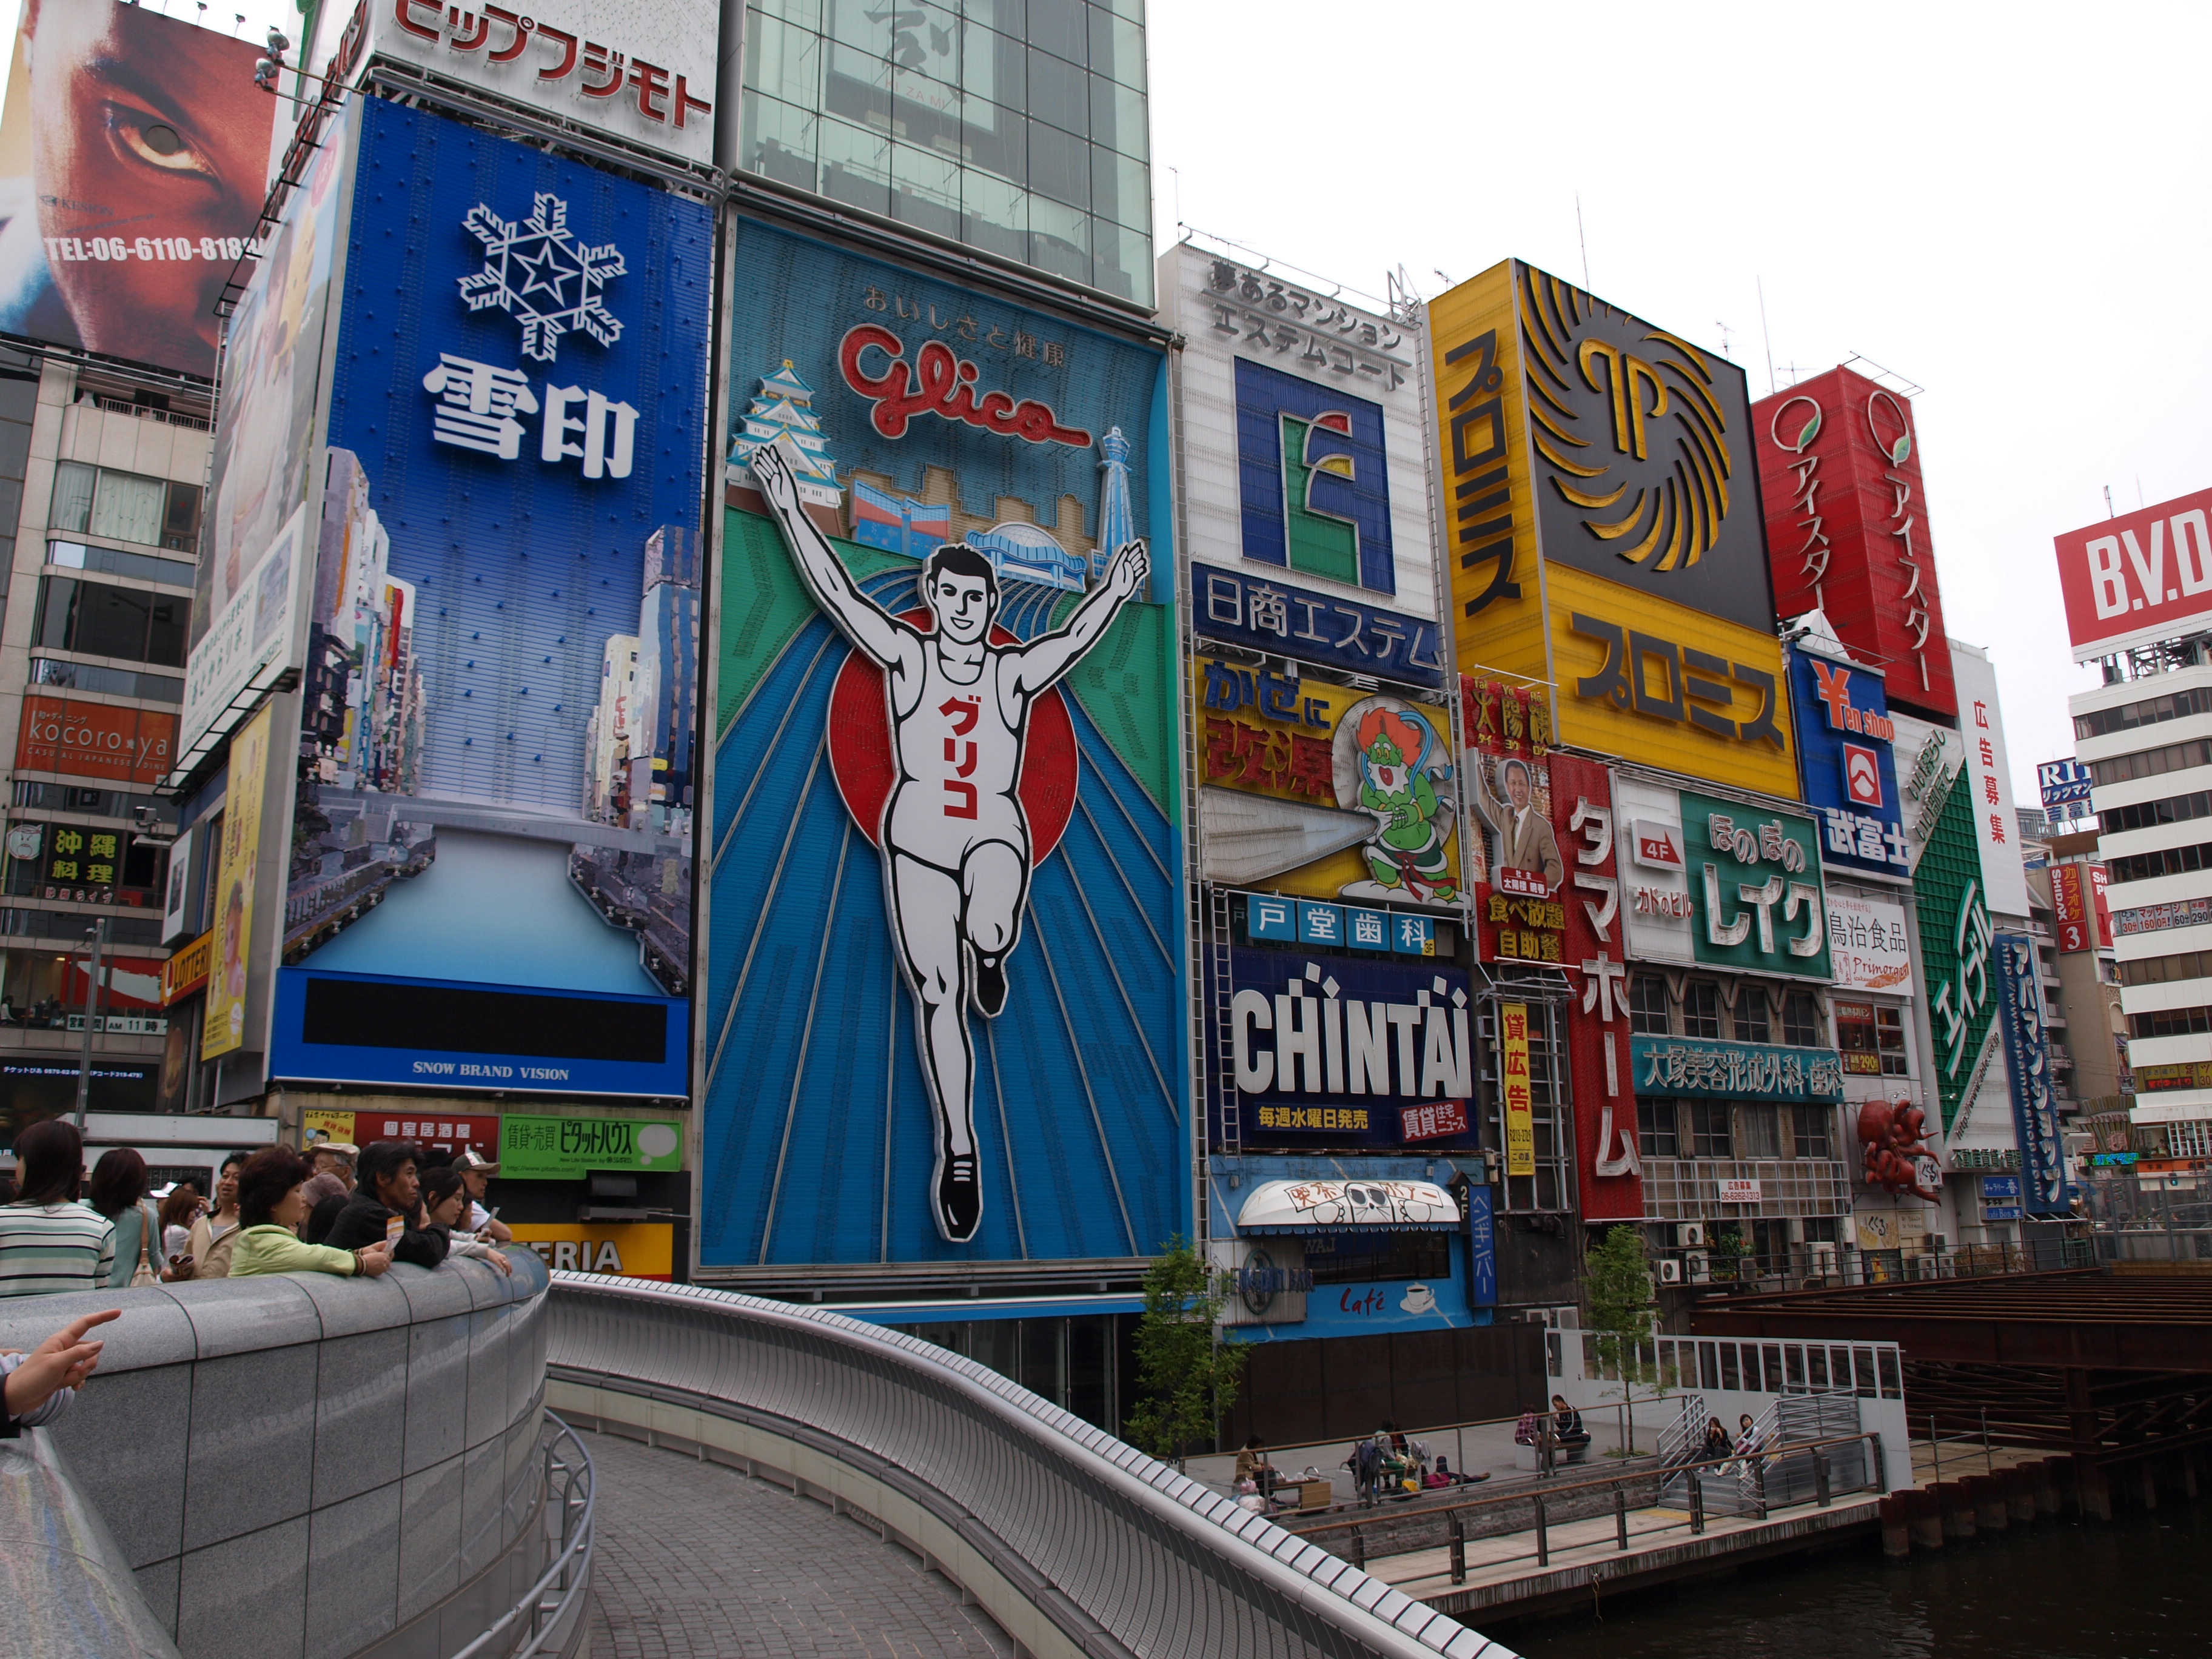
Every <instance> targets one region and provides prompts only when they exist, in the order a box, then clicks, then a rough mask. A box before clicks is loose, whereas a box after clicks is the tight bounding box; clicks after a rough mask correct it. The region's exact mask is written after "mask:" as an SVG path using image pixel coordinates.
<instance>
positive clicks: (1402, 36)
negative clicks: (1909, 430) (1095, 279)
mask: <svg viewBox="0 0 2212 1659" xmlns="http://www.w3.org/2000/svg"><path fill="white" fill-rule="evenodd" d="M1150 26H1151V37H1152V38H1151V42H1150V45H1151V53H1152V151H1153V160H1154V167H1155V172H1154V175H1153V184H1152V189H1153V197H1154V204H1155V209H1156V214H1157V217H1158V234H1159V235H1160V238H1161V240H1162V245H1163V246H1164V245H1166V243H1168V242H1170V241H1172V240H1174V239H1175V238H1176V236H1177V235H1178V234H1180V233H1178V232H1177V230H1176V221H1177V217H1178V204H1179V205H1180V216H1181V219H1182V222H1184V223H1187V224H1189V225H1192V226H1194V227H1196V228H1200V229H1201V230H1205V231H1208V232H1212V233H1214V234H1218V235H1223V236H1227V237H1231V238H1233V239H1234V240H1237V241H1239V242H1243V243H1244V244H1246V245H1248V246H1251V247H1253V248H1255V249H1259V250H1261V251H1263V252H1267V253H1268V254H1270V255H1273V257H1275V258H1279V259H1283V260H1287V261H1289V262H1291V263H1293V264H1297V265H1301V266H1304V267H1305V268H1306V269H1307V270H1311V271H1314V272H1316V273H1320V274H1322V275H1326V276H1331V277H1334V278H1335V279H1337V280H1339V281H1341V282H1344V283H1350V284H1352V285H1353V286H1356V287H1358V288H1361V289H1367V290H1369V291H1370V292H1375V293H1380V292H1381V290H1382V288H1383V272H1384V271H1385V270H1388V269H1389V268H1391V267H1393V266H1395V265H1398V264H1403V265H1404V266H1405V267H1406V270H1407V273H1408V275H1409V276H1411V277H1412V279H1413V284H1414V286H1415V288H1416V289H1419V291H1420V292H1421V293H1422V294H1424V295H1429V296H1433V295H1436V294H1437V292H1439V291H1441V290H1442V289H1443V287H1444V286H1445V283H1444V280H1443V276H1439V275H1438V271H1439V270H1441V271H1443V272H1446V273H1449V276H1451V277H1452V278H1453V279H1455V280H1464V279H1465V278H1467V277H1469V276H1474V275H1476V274H1477V273H1478V272H1480V271H1482V270H1486V269H1488V268H1489V267H1490V266H1491V265H1493V264H1496V263H1498V261H1499V260H1500V259H1504V258H1509V257H1517V258H1522V259H1526V260H1528V261H1529V262H1531V263H1532V264H1538V265H1541V266H1543V267H1544V268H1545V269H1547V270H1550V271H1552V272H1553V273H1554V274H1555V275H1558V276H1564V277H1566V278H1568V279H1570V280H1573V281H1579V280H1580V279H1581V276H1582V273H1583V252H1582V249H1581V247H1580V246H1578V244H1577V234H1576V223H1575V197H1576V195H1577V192H1579V193H1580V195H1581V197H1582V217H1583V230H1584V232H1585V233H1586V234H1587V239H1588V245H1589V285H1590V288H1591V289H1592V290H1593V291H1594V292H1595V293H1596V294H1597V295H1600V296H1601V298H1603V299H1605V300H1607V301H1610V302H1612V303H1613V304H1616V305H1620V306H1622V307H1626V308H1627V309H1630V310H1632V311H1635V312H1636V313H1638V314H1639V315H1641V316H1644V317H1645V318H1647V319H1650V321H1652V322H1654V323H1656V324H1658V325H1660V326H1662V327H1664V328H1668V329H1670V330H1672V331H1674V332H1676V333H1679V334H1681V335H1683V336H1684V337H1686V338H1688V339H1691V340H1692V341H1695V342H1696V343H1699V344H1700V345H1710V346H1712V347H1714V348H1716V349H1718V348H1719V347H1720V346H1721V343H1722V325H1723V324H1725V325H1727V330H1728V343H1727V355H1728V356H1730V357H1732V358H1734V360H1735V362H1738V363H1740V364H1741V365H1742V366H1743V367H1744V368H1745V369H1746V370H1747V373H1748V374H1749V376H1750V379H1751V384H1752V388H1753V396H1754V397H1759V396H1764V395H1765V392H1766V390H1767V370H1766V350H1765V344H1764V343H1763V342H1762V339H1761V336H1760V325H1759V290H1758V285H1759V283H1761V282H1763V283H1764V285H1765V295H1766V322H1767V325H1768V330H1769V332H1770V333H1771V338H1772V342H1773V358H1774V363H1775V366H1776V374H1777V380H1778V384H1780V385H1783V386H1787V385H1788V384H1789V381H1790V368H1789V366H1790V365H1793V364H1794V365H1796V367H1797V368H1798V369H1800V370H1801V371H1802V372H1804V373H1807V374H1812V373H1817V372H1818V371H1820V369H1823V368H1828V367H1831V366H1832V365H1833V364H1835V363H1837V362H1840V361H1842V360H1843V359H1844V357H1846V356H1849V355H1850V354H1851V353H1852V352H1855V351H1856V352H1858V353H1860V354H1862V355H1863V356H1867V357H1870V358H1872V359H1874V360H1875V362H1879V363H1881V364H1883V365H1885V366H1887V368H1891V369H1893V370H1895V371H1896V372H1898V373H1899V374H1903V375H1905V376H1906V377H1908V378H1909V379H1910V380H1913V381H1915V382H1917V383H1918V384H1919V385H1921V386H1924V387H1926V388H1927V390H1926V392H1925V393H1924V395H1923V396H1922V397H1921V398H1918V399H1917V401H1916V404H1915V413H1916V416H1917V425H1918V427H1919V445H1920V453H1921V461H1922V465H1923V469H1924V471H1925V475H1926V504H1927V513H1926V516H1925V518H1924V520H1923V522H1924V523H1925V524H1927V526H1929V531H1930V532H1931V533H1932V537H1933V546H1934V548H1935V552H1936V562H1937V569H1938V574H1939V575H1940V577H1941V580H1942V594H1943V604H1944V608H1945V612H1946V617H1947V621H1948V624H1949V627H1950V629H1951V632H1952V633H1953V634H1954V635H1955V636H1956V637H1958V638H1960V639H1961V640H1966V641H1972V643H1974V644H1977V645H1982V646H1985V647H1988V648H1989V650H1990V654H1991V655H1992V657H1993V658H1994V659H1995V660H1996V669H1997V676H1998V681H1999V684H2000V687H2001V689H2002V696H2003V700H2004V709H2005V724H2006V731H2007V736H2008V739H2009V746H2010V750H2011V758H2012V770H2013V778H2014V787H2015V790H2016V791H2017V793H2018V795H2019V799H2021V803H2022V804H2023V805H2027V804H2032V803H2033V802H2034V801H2035V799H2037V796H2036V790H2035V763H2037V762H2038V761H2041V760H2048V759H2051V758H2053V757H2057V756H2060V755H2069V754H2071V753H2072V752H2073V747H2074V744H2073V735H2072V730H2073V728H2072V726H2071V724H2070V722H2069V719H2068V717H2067V714H2066V696H2067V694H2068V693H2069V691H2072V690H2081V689H2082V688H2083V687H2085V686H2088V685H2093V684H2096V683H2097V676H2096V671H2095V670H2094V669H2093V668H2085V669H2077V668H2075V666H2074V665H2073V662H2072V659H2071V653H2070V652H2069V647H2068V645H2067V640H2066V629H2065V619H2064V615H2063V611H2062V610H2061V608H2060V605H2059V597H2058V580H2057V565H2056V563H2055V562H2054V559H2053V555H2052V551H2051V538H2052V536H2053V535H2054V534H2055V533H2057V532H2059V531H2062V530H2069V529H2073V528H2075V527H2076V526H2081V525H2083V524H2087V523H2088V522H2090V521H2091V520H2095V519H2100V518H2102V517H2104V516H2105V496H2104V489H2105V486H2106V485H2107V484H2110V485H2111V486H2112V500H2113V502H2114V504H2115V505H2116V506H2118V507H2120V508H2121V509H2122V510H2123V511H2125V510H2130V509H2132V508H2133V507H2135V506H2136V501H2137V497H2138V480H2140V492H2141V496H2142V499H2143V500H2145V501H2150V502H2156V501H2160V500H2163V499H2166V498H2168V497H2172V496H2174V495H2182V494H2185V493H2186V492H2188V491H2190V490H2193V489H2203V488H2205V487H2207V486H2208V485H2212V455H2208V453H2207V451H2208V438H2212V395H2208V392H2212V389H2208V385H2207V382H2208V379H2212V324H2208V323H2207V321H2206V320H2205V313H2206V304H2205V302H2206V300H2207V297H2208V284H2207V281H2206V276H2207V272H2208V270H2212V262H2209V261H2208V253H2212V215H2208V212H2207V203H2208V200H2209V199H2212V191H2208V183H2212V179H2208V173H2212V146H2208V143H2207V137H2208V131H2212V100H2208V98H2207V96H2206V94H2205V91H2204V84H2205V82H2204V76H2205V65H2206V64H2207V62H2208V61H2212V7H2208V6H2205V5H2203V4H2201V3H2200V4H2197V5H2190V6H2183V5H2172V6H2148V5H2117V6H2111V7H2104V6H2097V7H2067V8H2059V7H2056V6H2049V5H2041V6H2008V7H1999V6H1993V5H1978V6H1968V5H1964V4H1947V5H1941V6H1927V5H1920V6H1905V7H1899V6H1894V5H1887V6H1881V5H1877V6H1863V7H1857V8H1853V7H1839V6H1822V7H1812V8H1788V7H1778V6H1774V5H1771V4H1765V5H1756V6H1750V5H1747V6H1741V7H1738V6H1721V5H1705V6H1699V5H1686V4H1681V3H1675V4H1671V5H1666V6H1651V5H1619V6H1615V5H1607V4H1603V3H1589V0H1584V3H1579V4H1577V5H1574V6H1571V7H1562V6H1523V7H1515V6H1503V5H1483V6H1470V5H1468V4H1466V3H1464V0H1461V3H1428V0H1398V3H1395V4H1391V5H1388V6H1379V5H1368V6H1346V5H1341V4H1333V5H1319V4H1305V3H1300V0H1277V3H1274V4H1272V5H1269V6H1267V7H1265V8H1264V9H1263V8H1256V7H1248V6H1240V5H1222V4H1218V3H1211V4H1204V3H1195V0H1156V3H1155V4H1154V5H1153V8H1152V13H1151V19H1150ZM1170 169H1173V171H1170Z"/></svg>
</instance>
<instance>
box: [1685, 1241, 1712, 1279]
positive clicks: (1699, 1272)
mask: <svg viewBox="0 0 2212 1659" xmlns="http://www.w3.org/2000/svg"><path fill="white" fill-rule="evenodd" d="M1682 1270H1683V1272H1684V1273H1686V1274H1687V1275H1688V1277H1689V1280H1690V1283H1692V1285H1703V1284H1705V1282H1706V1281H1707V1280H1708V1279H1711V1277H1712V1270H1711V1268H1710V1267H1707V1266H1706V1264H1705V1252H1704V1251H1703V1250H1692V1251H1691V1252H1690V1254H1689V1255H1686V1256H1684V1257H1683V1258H1682Z"/></svg>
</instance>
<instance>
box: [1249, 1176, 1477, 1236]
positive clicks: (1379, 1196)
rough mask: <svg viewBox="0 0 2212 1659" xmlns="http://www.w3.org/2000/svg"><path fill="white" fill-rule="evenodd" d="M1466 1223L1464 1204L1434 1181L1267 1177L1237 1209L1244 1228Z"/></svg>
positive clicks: (1388, 1228)
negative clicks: (1462, 1217)
mask: <svg viewBox="0 0 2212 1659" xmlns="http://www.w3.org/2000/svg"><path fill="white" fill-rule="evenodd" d="M1458 1225H1460V1214H1459V1206H1458V1205H1457V1204H1455V1203H1454V1202H1453V1201H1452V1195H1451V1194H1449V1193H1448V1192H1446V1191H1445V1190H1444V1189H1443V1188H1441V1187H1439V1186H1437V1183H1436V1182H1433V1181H1370V1180H1368V1179H1365V1178H1364V1177H1357V1178H1354V1179H1352V1180H1350V1181H1263V1182H1261V1183H1260V1184H1259V1185H1258V1186H1256V1187H1255V1188H1253V1189H1252V1193H1251V1196H1249V1198H1247V1199H1246V1200H1244V1206H1243V1209H1241V1210H1239V1211H1238V1212H1237V1231H1239V1232H1248V1233H1252V1232H1257V1233H1323V1232H1333V1231H1339V1230H1343V1231H1358V1232H1399V1231H1411V1230H1417V1229H1423V1228H1428V1229H1436V1230H1439V1231H1442V1230H1448V1229H1452V1228H1456V1227H1457V1226H1458Z"/></svg>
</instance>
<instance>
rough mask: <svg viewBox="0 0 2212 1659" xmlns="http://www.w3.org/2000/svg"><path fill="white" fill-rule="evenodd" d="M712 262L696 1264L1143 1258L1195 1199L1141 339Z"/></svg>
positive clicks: (1023, 311) (777, 264)
mask: <svg viewBox="0 0 2212 1659" xmlns="http://www.w3.org/2000/svg"><path fill="white" fill-rule="evenodd" d="M726 268H727V283H728V292H729V294H730V296H731V298H730V301H729V314H728V319H727V335H726V337H727V339H728V341H729V343H730V350H731V359H730V362H729V374H730V386H731V392H730V405H731V409H732V423H731V429H730V432H729V435H728V442H729V447H728V449H727V452H726V477H725V486H726V503H727V505H726V513H725V516H724V523H723V554H722V562H721V567H720V573H721V574H720V593H719V596H718V597H719V603H720V619H721V620H720V645H719V647H718V650H717V653H716V658H715V661H714V671H715V674H716V676H717V678H716V683H715V694H714V710H713V720H714V730H713V733H712V738H711V745H712V749H713V754H714V772H713V787H712V801H711V811H710V814H709V816H708V821H706V822H703V823H702V837H703V838H704V842H705V844H706V845H708V846H709V847H711V848H713V851H712V853H711V854H710V855H709V856H710V859H711V863H712V872H713V873H712V877H711V886H710V889H709V893H708V900H709V916H710V927H709V935H708V962H707V972H706V975H705V981H704V987H703V995H702V1002H701V1007H700V1018H701V1022H702V1044H701V1047H702V1065H703V1077H704V1082H703V1091H702V1097H701V1099H702V1109H703V1121H702V1136H703V1141H702V1145H703V1156H702V1171H701V1197H700V1212H699V1223H698V1227H699V1264H700V1267H701V1269H702V1272H704V1273H707V1274H708V1275H709V1276H714V1275H716V1274H720V1275H724V1276H733V1275H738V1274H741V1273H747V1272H752V1273H787V1272H788V1271H789V1269H790V1268H791V1267H793V1265H795V1264H811V1265H812V1266H816V1267H824V1268H832V1269H842V1270H848V1276H850V1275H856V1274H864V1273H884V1274H896V1273H902V1272H910V1271H927V1272H935V1271H941V1270H942V1268H943V1267H945V1266H946V1265H948V1264H989V1263H1001V1264H1035V1263H1038V1262H1046V1261H1063V1262H1064V1261H1071V1260H1083V1261H1107V1260H1114V1261H1125V1262H1126V1261H1128V1260H1129V1259H1131V1258H1133V1257H1138V1256H1142V1255H1150V1254H1152V1253H1153V1252H1154V1251H1156V1250H1158V1248H1159V1247H1160V1245H1161V1244H1162V1243H1163V1242H1164V1240H1165V1239H1166V1238H1167V1237H1169V1236H1170V1234H1172V1233H1175V1232H1177V1231H1188V1228H1189V1220H1188V1216H1189V1210H1190V1197H1189V1158H1188V1141H1187V1137H1188V1125H1187V1121H1186V1117H1185V1108H1184V1101H1185V1099H1186V1097H1187V1093H1188V1091H1187V1088H1186V1085H1185V1084H1184V1081H1183V1070H1184V1059H1183V1053H1184V1049H1185V1048H1186V1047H1187V1044H1186V1043H1185V1042H1184V1041H1183V1007H1184V1004H1183V1000H1182V998H1183V993H1182V930H1181V927H1180V925H1179V921H1178V919H1179V917H1180V916H1181V915H1182V908H1181V888H1180V879H1181V864H1180V859H1179V856H1178V848H1179V835H1178V829H1177V824H1176V750H1175V744H1176V730H1177V725H1176V720H1177V714H1176V708H1177V686H1178V676H1177V674H1176V627H1175V616H1174V600H1175V592H1176V584H1175V569H1174V557H1173V544H1172V540H1171V538H1170V532H1169V524H1170V519H1169V499H1168V489H1167V481H1168V467H1167V460H1166V444H1167V423H1166V415H1165V410H1166V383H1167V377H1166V362H1165V357H1164V354H1163V353H1162V352H1161V351H1160V350H1159V349H1158V348H1156V347H1155V346H1152V345H1150V344H1146V343H1141V342H1139V341H1136V340H1132V339H1126V338H1120V337H1114V336H1111V335H1109V334H1107V333H1104V332H1103V331H1099V330H1097V329H1095V328H1092V327H1090V326H1087V325H1083V324H1080V323H1078V322H1074V321H1072V320H1070V319H1067V318H1066V317H1063V316H1060V315H1056V314H1052V313H1045V312H1042V311H1039V310H1036V309H1033V308H1030V307H1024V306H1023V305H1019V304H1016V303H1013V302H1012V301H1008V300H1006V299H1004V298H1001V297H999V296H997V295H993V294H991V293H988V292H985V291H981V290H980V289H974V288H969V287H963V286H961V285H958V284H956V283H952V282H951V281H946V280H940V279H939V278H937V277H934V276H928V275H926V274H923V273H921V272H919V271H917V270H914V269H912V268H909V267H907V266H903V265H894V264H888V263H885V262H883V261H881V260H878V259H875V258H870V257H867V256H866V255H864V254H861V253H860V252H854V251H850V250H848V249H845V248H843V247H841V246H833V245H831V244H829V243H827V242H824V241H820V240H812V239H811V238H808V237H805V236H801V235H799V234H793V233H791V232H788V231H787V230H784V229H782V228H777V227H775V226H772V225H770V224H768V223H765V222H760V221H757V220H752V219H745V218H739V219H738V220H737V221H736V222H734V224H733V225H732V231H731V243H730V246H729V248H728V250H727V262H726ZM1018 1270H1022V1271H1034V1267H1033V1266H1032V1267H1027V1268H1022V1269H1018Z"/></svg>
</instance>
